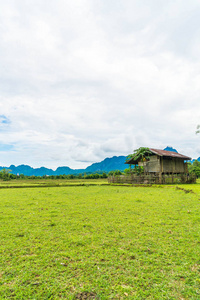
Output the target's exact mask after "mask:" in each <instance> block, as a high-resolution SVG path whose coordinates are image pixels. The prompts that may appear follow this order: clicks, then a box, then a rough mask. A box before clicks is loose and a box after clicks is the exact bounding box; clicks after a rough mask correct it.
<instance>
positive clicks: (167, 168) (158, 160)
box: [138, 155, 187, 173]
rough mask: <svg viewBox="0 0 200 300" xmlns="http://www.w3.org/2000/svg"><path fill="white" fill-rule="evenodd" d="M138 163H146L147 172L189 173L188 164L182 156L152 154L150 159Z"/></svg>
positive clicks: (140, 164)
mask: <svg viewBox="0 0 200 300" xmlns="http://www.w3.org/2000/svg"><path fill="white" fill-rule="evenodd" d="M138 165H139V166H143V165H144V168H145V172H147V173H159V172H162V173H187V165H186V164H185V163H184V161H183V160H182V159H180V158H172V157H159V156H157V155H152V156H150V160H149V161H147V162H144V163H143V162H139V163H138Z"/></svg>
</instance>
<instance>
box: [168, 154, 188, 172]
mask: <svg viewBox="0 0 200 300" xmlns="http://www.w3.org/2000/svg"><path fill="white" fill-rule="evenodd" d="M163 172H164V173H185V163H184V161H183V160H182V159H179V158H171V159H163Z"/></svg>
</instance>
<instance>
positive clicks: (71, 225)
mask: <svg viewBox="0 0 200 300" xmlns="http://www.w3.org/2000/svg"><path fill="white" fill-rule="evenodd" d="M178 187H179V188H182V189H183V190H181V189H177V188H176V186H160V187H159V186H157V187H153V186H152V187H131V186H130V187H126V186H124V187H123V186H109V185H107V186H104V185H103V186H100V185H99V186H98V185H96V186H92V185H91V186H90V185H88V186H68V187H48V188H37V187H35V188H23V189H19V188H18V189H0V241H1V242H0V299H32V300H33V299H37V300H39V299H69V300H70V299H144V300H146V299H159V300H162V299H180V300H181V299H182V300H183V299H200V211H199V208H200V184H199V183H197V184H195V185H180V186H178ZM191 190H193V191H194V192H191ZM84 295H85V296H87V297H86V298H83V296H84Z"/></svg>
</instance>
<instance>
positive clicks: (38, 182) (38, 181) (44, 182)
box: [0, 178, 108, 189]
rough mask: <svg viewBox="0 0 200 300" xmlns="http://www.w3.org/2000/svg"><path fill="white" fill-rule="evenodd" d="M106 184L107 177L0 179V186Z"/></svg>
mask: <svg viewBox="0 0 200 300" xmlns="http://www.w3.org/2000/svg"><path fill="white" fill-rule="evenodd" d="M105 184H106V185H107V184H108V180H107V179H48V178H47V179H41V178H39V179H37V178H36V179H29V178H25V179H13V180H10V181H2V180H1V181H0V189H1V188H12V187H53V186H55V187H56V186H71V185H75V186H76V185H105Z"/></svg>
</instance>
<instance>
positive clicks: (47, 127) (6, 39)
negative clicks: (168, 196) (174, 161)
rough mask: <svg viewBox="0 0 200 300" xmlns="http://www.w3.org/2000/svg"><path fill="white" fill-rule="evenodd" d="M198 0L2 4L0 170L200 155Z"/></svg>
mask: <svg viewBox="0 0 200 300" xmlns="http://www.w3.org/2000/svg"><path fill="white" fill-rule="evenodd" d="M197 124H200V1H199V0H191V1H187V0H168V1H166V0H73V1H72V0H70V1H69V0H48V1H47V0H6V1H5V0H0V166H9V165H10V164H15V165H19V164H29V165H31V166H33V167H40V166H46V167H51V168H56V167H58V166H63V165H65V166H69V167H71V168H82V167H86V166H88V165H90V164H91V163H93V162H99V161H101V160H103V159H104V158H106V157H112V156H114V155H117V156H119V155H127V154H130V153H132V151H133V150H134V149H136V148H138V147H141V146H145V147H152V148H160V149H163V148H165V147H166V146H172V147H174V148H176V149H177V150H178V151H179V152H180V153H183V154H186V155H188V156H191V157H192V158H197V157H199V156H200V135H196V134H195V130H196V126H197Z"/></svg>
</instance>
